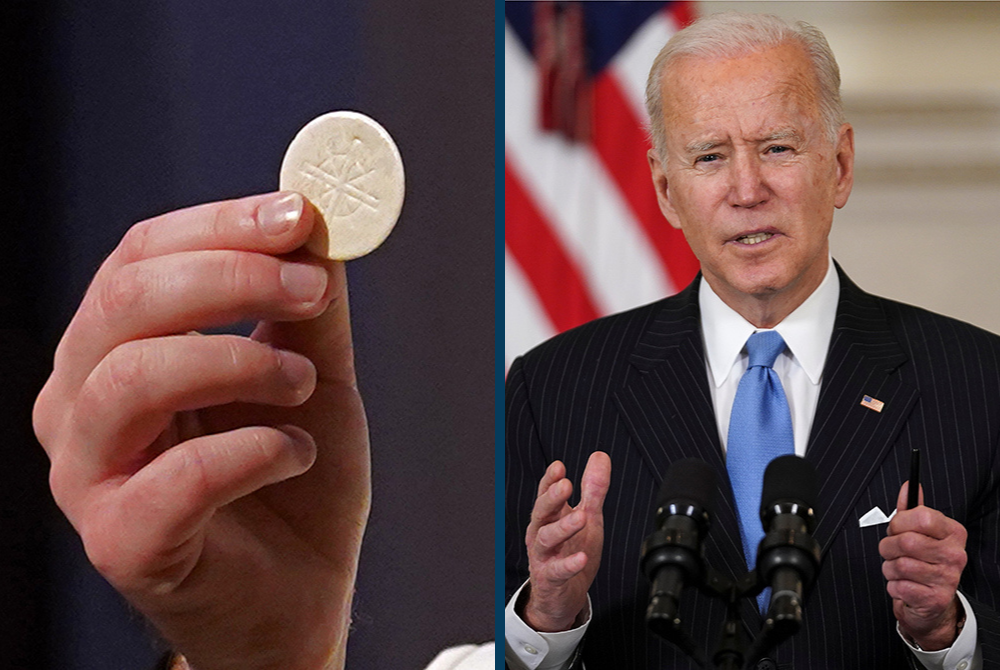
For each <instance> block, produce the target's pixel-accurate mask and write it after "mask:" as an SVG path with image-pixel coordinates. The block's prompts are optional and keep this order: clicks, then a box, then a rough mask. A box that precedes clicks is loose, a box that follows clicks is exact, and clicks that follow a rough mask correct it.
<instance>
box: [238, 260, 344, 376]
mask: <svg viewBox="0 0 1000 670" xmlns="http://www.w3.org/2000/svg"><path fill="white" fill-rule="evenodd" d="M322 264H323V266H324V267H325V268H326V270H327V273H328V276H329V279H328V283H327V295H328V296H329V299H330V304H329V305H328V306H327V308H326V310H325V311H324V312H323V313H322V314H320V315H319V316H317V317H316V318H314V319H310V320H308V321H287V322H274V321H265V322H262V323H260V324H259V325H258V326H257V329H256V330H255V331H254V334H253V338H254V339H255V340H259V341H263V342H268V343H270V344H272V345H273V346H275V347H277V348H279V349H286V350H289V351H294V352H296V353H299V354H302V355H303V356H305V357H306V358H308V359H309V360H310V361H312V363H313V365H315V366H316V376H317V381H318V382H320V383H322V382H334V383H338V384H344V385H347V386H351V387H354V386H355V385H356V381H355V375H354V345H353V343H352V340H351V316H350V308H349V304H348V298H347V273H346V270H345V267H344V263H342V262H339V261H330V260H324V261H322Z"/></svg>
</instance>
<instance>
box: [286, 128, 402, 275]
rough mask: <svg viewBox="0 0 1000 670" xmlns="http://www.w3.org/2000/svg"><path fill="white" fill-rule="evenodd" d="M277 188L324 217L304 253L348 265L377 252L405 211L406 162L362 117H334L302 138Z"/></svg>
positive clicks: (294, 145) (304, 130) (301, 133)
mask: <svg viewBox="0 0 1000 670" xmlns="http://www.w3.org/2000/svg"><path fill="white" fill-rule="evenodd" d="M279 188H280V189H281V190H282V191H298V192H299V193H301V194H302V195H304V196H305V197H306V198H308V199H309V201H310V202H312V204H313V205H315V206H316V209H318V210H319V211H320V213H321V214H322V215H323V221H324V222H325V223H326V225H325V226H317V227H316V230H315V231H314V232H313V235H312V237H310V239H309V242H307V243H306V248H307V249H309V250H310V251H312V252H313V253H315V254H318V255H320V256H326V257H327V258H331V259H333V260H341V261H346V260H350V259H352V258H358V257H359V256H364V255H365V254H367V253H370V252H371V251H374V250H375V249H376V248H377V247H378V246H379V245H380V244H382V242H384V241H385V239H386V238H387V237H388V236H389V233H390V232H392V229H393V227H394V226H395V225H396V221H397V220H398V219H399V213H400V210H401V209H402V207H403V193H404V180H403V161H402V159H401V158H400V156H399V150H398V149H397V148H396V144H395V143H394V142H393V141H392V137H391V136H390V135H389V133H388V132H387V131H386V130H385V128H383V127H382V126H380V125H379V124H378V123H376V122H375V121H373V120H372V119H370V118H369V117H367V116H365V115H364V114H359V113H358V112H346V111H342V112H330V113H329V114H323V115H322V116H319V117H316V118H315V119H313V120H312V121H310V122H309V123H307V124H306V125H305V126H304V127H303V128H302V130H300V131H299V132H298V134H297V135H296V136H295V138H294V139H293V140H292V143H291V144H290V145H289V146H288V151H286V152H285V158H284V160H283V161H282V163H281V178H280V182H279Z"/></svg>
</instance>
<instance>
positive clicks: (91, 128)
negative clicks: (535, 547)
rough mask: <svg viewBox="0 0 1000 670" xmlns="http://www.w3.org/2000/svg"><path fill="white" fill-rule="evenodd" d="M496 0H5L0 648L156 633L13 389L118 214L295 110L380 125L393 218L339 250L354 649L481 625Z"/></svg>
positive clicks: (395, 661) (197, 176) (228, 190)
mask: <svg viewBox="0 0 1000 670" xmlns="http://www.w3.org/2000/svg"><path fill="white" fill-rule="evenodd" d="M493 52H494V21H493V11H492V6H491V5H483V4H482V3H468V2H461V1H460V0H448V1H444V2H442V1H434V2H431V1H430V0H417V1H414V2H406V3H401V2H394V1H393V0H364V1H363V0H346V1H341V2H330V1H329V0H295V1H292V2H286V3H275V2H271V1H270V0H246V1H244V2H237V3H213V2H200V1H197V0H164V1H162V2H156V3H141V2H132V1H131V0H129V1H126V0H106V1H104V2H101V3H94V2H91V3H83V2H74V1H71V0H63V1H55V0H49V1H44V0H31V1H29V0H3V1H2V2H0V156H2V160H0V171H2V172H0V198H2V200H0V232H2V236H0V347H2V349H0V363H2V367H0V403H2V407H3V413H2V416H0V574H2V579H0V667H2V668H11V669H15V670H16V669H22V668H23V669H30V670H36V669H37V670H49V669H52V670H56V669H58V670H66V669H73V670H76V669H80V670H90V669H93V670H108V669H121V670H142V669H144V668H148V667H150V666H151V664H152V663H153V662H154V660H155V658H156V655H157V649H159V648H162V647H158V646H157V642H156V641H155V636H154V635H153V634H152V631H150V630H149V629H148V627H147V626H146V624H144V622H143V621H142V620H141V619H140V618H139V617H138V616H137V615H135V614H134V613H131V612H130V611H129V610H128V609H127V608H126V607H125V606H124V605H123V603H122V602H121V601H120V599H119V598H118V597H117V595H116V594H115V593H114V591H112V590H111V589H110V587H109V586H107V584H106V583H105V582H104V581H103V580H102V579H101V578H100V577H99V576H98V575H97V574H96V573H95V572H94V571H93V570H92V569H91V568H90V567H89V565H88V564H87V563H86V559H85V558H84V556H83V552H82V549H81V546H80V543H79V541H78V539H77V538H76V536H75V534H74V533H73V532H72V529H71V528H70V527H69V525H68V523H67V522H66V521H65V520H64V519H63V517H62V515H61V514H60V513H59V512H58V511H57V510H56V509H55V507H54V504H53V503H52V501H51V498H50V496H49V494H48V489H47V484H46V476H47V461H46V459H45V457H44V453H43V452H42V451H41V449H40V448H39V447H38V446H37V444H36V443H35V442H34V438H33V436H32V434H31V430H30V410H31V403H32V401H33V399H34V395H35V394H36V393H37V390H38V389H39V388H40V386H41V384H42V383H43V381H44V379H45V377H46V376H47V374H48V370H47V366H49V365H50V360H51V354H52V350H53V349H54V346H55V343H56V341H57V340H58V337H59V336H60V334H61V332H62V330H63V328H65V326H66V324H67V323H68V321H69V319H70V317H71V316H72V314H73V311H74V310H75V307H76V305H77V303H78V302H79V300H80V298H81V297H82V295H83V293H84V291H85V290H86V286H87V283H88V281H89V279H90V277H91V276H92V275H93V273H94V271H95V270H96V269H97V267H98V266H99V265H100V263H101V261H102V259H103V258H104V257H105V256H106V255H107V254H108V253H109V252H110V251H111V250H112V249H113V248H114V246H115V245H116V244H117V241H118V240H119V238H120V237H121V236H122V234H123V233H124V232H125V231H126V230H127V229H128V227H129V226H130V225H131V224H132V223H134V222H136V221H139V220H142V219H144V218H148V217H150V216H153V215H156V214H159V213H162V212H165V211H169V210H172V209H176V208H178V207H183V206H187V205H192V204H195V203H199V202H204V201H211V200H220V199H228V198H235V197H239V196H244V195H249V194H252V193H259V192H266V191H271V190H274V189H275V188H276V187H277V174H278V168H279V165H280V163H281V158H282V155H283V152H284V149H285V147H286V146H287V144H288V142H289V141H290V140H291V138H292V137H293V136H294V135H295V133H296V131H297V130H298V129H299V128H300V127H301V126H302V125H304V124H305V123H306V122H307V121H309V120H310V119H311V118H313V117H314V116H317V115H319V114H320V113H323V112H326V111H330V110H334V109H356V110H360V111H364V112H365V113H367V114H369V115H371V116H373V117H374V118H376V119H378V120H379V121H380V122H381V123H382V124H383V125H384V126H385V127H386V128H387V129H388V130H389V131H390V133H392V135H393V136H394V137H395V139H396V141H397V143H398V145H399V148H400V152H401V153H402V156H403V161H404V164H405V166H406V178H407V196H406V202H405V204H404V207H403V215H402V218H401V220H400V222H399V224H398V227H397V228H396V231H395V232H394V233H393V235H392V236H391V237H390V238H389V240H388V241H387V242H386V243H385V245H383V247H382V248H381V249H379V251H378V252H377V253H375V254H373V255H372V256H369V257H367V258H364V259H360V260H357V261H354V262H352V263H351V264H350V266H349V269H348V274H349V278H350V284H351V301H352V312H353V321H354V329H355V340H356V349H357V357H358V368H359V383H360V386H361V389H362V392H363V393H364V396H365V401H366V406H367V409H368V414H369V421H370V424H371V431H372V452H373V454H372V455H373V466H374V507H373V511H372V517H371V521H370V524H369V527H368V534H367V537H366V541H365V547H364V550H363V554H362V568H361V575H360V580H359V584H358V590H357V595H356V597H355V603H354V620H355V627H354V631H353V634H352V637H351V642H350V645H349V654H348V664H349V667H352V668H394V669H395V668H400V669H403V668H418V667H422V666H423V664H426V663H427V662H428V661H429V660H430V659H431V658H432V657H433V656H434V654H435V653H436V652H437V651H438V650H440V649H441V648H443V647H445V646H448V645H451V644H457V643H461V642H478V641H483V640H486V639H489V638H492V637H493V630H494V626H493V557H494V550H493V546H494V545H493V528H494V521H493V392H492V389H493V367H492V366H493V343H494V338H493V332H494V328H493V324H494V316H493V315H494V306H493V305H494V282H493V277H494V262H493V258H494V255H493V240H494V233H493V202H494V176H493V151H494V149H493V128H494V77H493V72H494V67H493Z"/></svg>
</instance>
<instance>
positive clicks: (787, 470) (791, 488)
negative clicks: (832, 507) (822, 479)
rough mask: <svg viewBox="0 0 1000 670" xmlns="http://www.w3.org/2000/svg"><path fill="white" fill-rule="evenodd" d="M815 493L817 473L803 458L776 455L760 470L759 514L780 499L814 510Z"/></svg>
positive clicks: (817, 492) (762, 513)
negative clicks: (762, 475) (762, 470)
mask: <svg viewBox="0 0 1000 670" xmlns="http://www.w3.org/2000/svg"><path fill="white" fill-rule="evenodd" d="M818 497H819V475H817V474H816V470H815V468H813V466H812V465H810V464H809V463H808V462H807V461H806V459H804V458H801V457H799V456H779V457H778V458H776V459H774V460H773V461H771V462H770V463H769V464H768V466H767V469H766V470H764V485H763V488H762V490H761V495H760V503H761V505H760V509H761V516H763V515H764V513H765V511H766V510H770V509H771V508H772V507H773V506H774V505H775V504H777V503H779V502H783V501H787V502H794V503H797V504H799V505H802V506H804V507H805V508H807V509H813V510H815V509H816V501H817V499H818Z"/></svg>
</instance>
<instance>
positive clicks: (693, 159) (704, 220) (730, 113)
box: [650, 44, 854, 325]
mask: <svg viewBox="0 0 1000 670" xmlns="http://www.w3.org/2000/svg"><path fill="white" fill-rule="evenodd" d="M816 89H817V85H816V81H815V74H814V73H813V70H812V68H811V66H810V64H809V62H808V60H807V57H806V55H805V52H804V51H803V50H802V48H801V47H799V46H798V45H794V44H786V45H781V46H779V47H775V48H772V49H768V50H766V51H761V52H759V53H752V54H749V55H746V56H743V57H739V58H735V59H731V60H722V59H712V60H709V59H704V58H693V57H688V58H685V59H683V60H680V61H678V62H675V63H674V67H673V69H672V70H671V71H669V72H668V73H666V76H665V77H664V89H663V90H664V100H663V110H664V123H665V128H666V156H665V164H663V163H661V162H660V161H659V160H658V159H657V157H656V156H655V154H654V153H653V152H650V167H651V169H652V172H653V182H654V184H655V186H656V191H657V197H658V199H659V202H660V209H661V210H662V211H663V213H664V215H665V216H666V217H667V220H668V221H670V222H671V224H673V225H674V226H675V227H678V228H680V229H681V230H683V232H684V236H685V237H686V238H687V241H688V243H689V244H690V245H691V249H692V250H693V251H694V253H695V255H696V256H697V257H698V260H699V261H700V262H701V267H702V272H703V274H704V276H705V278H706V280H708V282H709V284H710V285H711V286H712V289H713V290H714V291H715V292H716V293H717V294H719V296H720V297H722V299H723V300H725V301H726V302H727V303H728V304H730V305H731V306H733V307H736V305H737V304H746V303H747V300H748V299H750V298H754V299H758V298H764V299H767V300H769V301H772V302H773V299H774V298H778V299H779V301H780V302H782V303H787V306H788V310H787V311H785V312H784V313H785V314H787V312H788V311H791V310H792V309H794V308H795V307H797V306H798V305H799V304H801V302H802V301H804V300H805V298H806V297H808V296H809V294H810V293H811V292H812V291H813V290H814V289H815V288H816V287H817V286H818V285H819V283H820V282H821V281H822V279H823V276H824V275H825V273H826V268H827V257H828V253H829V252H828V244H827V236H828V235H829V233H830V225H831V223H832V221H833V210H834V207H843V206H844V204H845V203H846V202H847V197H848V195H850V191H851V185H852V183H853V178H852V174H853V173H852V169H853V160H854V143H853V134H852V130H851V128H850V126H848V125H847V124H845V125H844V126H843V127H842V128H841V129H840V131H839V134H838V137H837V141H836V143H834V142H831V140H830V138H829V136H828V133H827V132H826V129H825V127H824V126H823V124H822V121H821V117H820V111H819V106H818V104H817V92H816ZM666 91H669V95H668V94H666ZM734 301H735V302H734ZM751 302H752V300H751ZM737 311H739V308H738V307H737ZM781 311H784V310H781ZM781 318H783V316H782V317H781ZM757 325H766V324H757Z"/></svg>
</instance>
